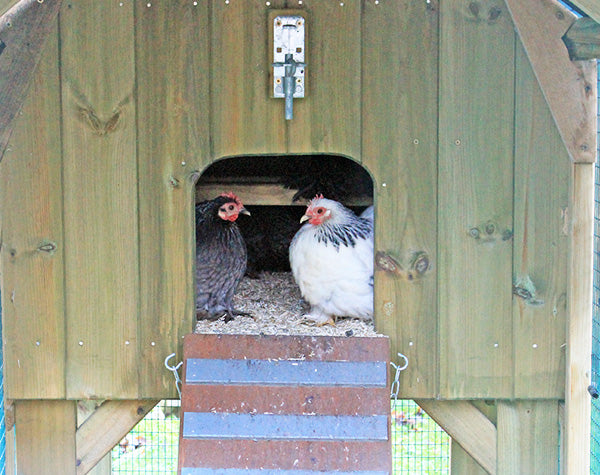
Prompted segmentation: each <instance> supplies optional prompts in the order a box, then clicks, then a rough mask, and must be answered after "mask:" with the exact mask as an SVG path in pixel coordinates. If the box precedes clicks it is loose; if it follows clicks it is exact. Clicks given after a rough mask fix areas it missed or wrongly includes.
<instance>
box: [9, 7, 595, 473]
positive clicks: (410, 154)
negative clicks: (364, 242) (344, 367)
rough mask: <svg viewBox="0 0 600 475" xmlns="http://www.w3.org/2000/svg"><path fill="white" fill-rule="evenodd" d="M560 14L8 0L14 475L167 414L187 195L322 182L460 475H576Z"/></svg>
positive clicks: (590, 155) (577, 123)
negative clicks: (345, 222) (336, 197)
mask: <svg viewBox="0 0 600 475" xmlns="http://www.w3.org/2000/svg"><path fill="white" fill-rule="evenodd" d="M572 4H573V5H574V6H575V7H577V8H578V9H580V10H581V11H582V12H583V13H584V14H585V17H584V18H581V19H578V18H576V16H575V15H573V14H572V12H570V11H569V10H568V9H566V8H565V7H564V6H562V5H561V4H560V3H559V2H557V1H555V0H539V1H535V2H533V1H531V2H523V1H519V0H472V1H471V0H345V1H340V0H270V1H264V0H194V1H192V0H173V1H165V0H106V1H102V2H99V1H94V0H63V1H61V0H0V158H1V162H0V258H1V260H0V262H1V267H0V271H1V297H2V344H3V361H4V384H5V387H4V397H5V400H6V403H5V412H6V427H7V435H8V443H7V450H10V451H11V454H12V455H11V456H10V457H8V459H9V460H10V461H12V460H14V463H12V462H11V464H12V465H16V466H15V467H13V466H12V465H11V467H10V469H11V470H12V472H11V471H9V473H20V474H39V473H44V474H54V473H56V474H83V473H87V472H88V471H89V470H91V469H92V468H93V467H94V465H95V464H96V463H97V462H98V461H99V460H101V459H102V458H103V457H104V456H105V455H106V454H107V453H108V452H109V451H110V450H111V449H112V447H114V446H115V445H117V444H118V443H119V441H120V440H121V438H122V437H123V436H124V434H126V433H127V432H128V431H129V429H130V428H131V427H133V426H134V425H135V424H136V423H137V422H138V421H139V420H140V419H141V418H143V416H144V415H145V414H146V413H147V412H149V411H150V410H151V409H152V407H153V406H154V405H155V404H156V403H157V402H158V401H159V400H162V399H172V398H177V391H176V386H175V385H174V383H173V374H172V373H170V372H169V371H167V370H166V369H165V366H164V361H165V358H166V357H167V356H169V355H170V354H172V353H175V355H176V356H175V357H174V358H175V359H174V360H177V361H179V360H181V359H182V358H183V337H184V336H185V335H186V334H189V333H191V332H193V330H194V326H195V323H196V314H195V285H194V266H195V240H194V231H193V230H194V203H195V202H196V201H197V200H200V199H204V198H206V197H211V196H214V194H215V193H220V192H222V191H230V190H234V191H235V192H236V193H237V194H238V196H240V197H241V199H242V201H243V202H244V205H249V206H252V205H254V206H262V207H283V208H288V207H294V208H295V209H301V208H300V206H301V205H305V204H306V200H304V198H301V199H299V200H295V201H294V199H295V197H296V193H298V192H299V191H302V186H301V185H300V184H299V183H304V182H303V181H302V180H304V179H307V180H308V181H307V183H308V184H309V185H310V183H314V182H315V181H318V180H319V179H321V178H322V177H323V176H325V177H328V178H326V180H330V181H333V182H336V183H334V185H337V187H335V189H337V190H342V191H343V192H344V197H343V201H344V204H346V205H348V206H357V207H363V208H364V207H365V206H368V205H370V204H373V205H374V207H375V256H374V257H375V273H374V325H375V330H376V331H377V332H378V333H379V334H383V335H385V336H387V337H388V338H389V342H390V347H391V355H393V358H392V360H393V361H394V362H396V363H398V362H399V361H398V359H397V358H396V356H395V355H397V354H402V355H404V356H406V358H407V359H408V362H409V364H408V366H407V368H406V369H405V370H404V371H402V373H401V374H400V377H399V380H398V382H399V397H401V398H403V399H414V400H416V401H417V402H418V404H419V405H420V406H421V407H422V408H423V409H424V410H425V411H426V412H427V413H428V414H429V415H430V416H431V417H432V418H434V419H435V420H436V421H437V423H438V424H440V425H441V426H442V427H443V428H444V430H445V431H446V432H447V433H448V434H449V435H450V436H451V437H452V441H453V442H452V455H451V463H452V473H456V474H478V473H498V474H516V473H540V474H550V473H565V474H582V473H589V451H588V450H587V447H589V437H590V395H589V393H588V385H589V384H590V355H591V340H592V338H591V320H592V317H591V313H592V234H593V233H592V228H593V218H594V213H593V209H594V208H593V206H594V197H593V189H594V161H595V154H596V132H597V121H596V111H597V109H596V107H597V83H596V78H597V76H596V75H597V69H596V62H595V60H593V59H594V58H597V57H598V56H600V55H599V54H598V52H599V50H598V37H599V33H598V24H597V23H596V22H600V9H599V8H598V5H597V3H596V2H594V1H593V0H574V1H573V2H572ZM290 19H291V20H290ZM282 38H283V40H282ZM278 40H279V41H281V43H277V41H278ZM290 45H291V47H290ZM334 163H336V165H335V166H334V165H333V164H334ZM338 165H339V166H338ZM333 169H335V173H330V172H331V171H332V170H333ZM295 173H298V176H296V178H297V179H298V180H299V181H298V180H297V181H296V182H295V183H296V184H297V186H296V188H294V187H293V186H292V187H290V186H288V185H289V183H287V181H286V180H287V179H289V177H290V176H294V174H295ZM328 173H330V174H329V175H328ZM307 177H308V178H307ZM352 177H362V178H360V179H358V180H354V181H353V180H352V179H350V180H349V181H348V182H346V181H345V179H346V178H352ZM311 180H312V181H311ZM307 189H309V190H311V188H310V186H308V188H307ZM267 209H269V208H267ZM298 226H299V225H298ZM267 341H268V339H267ZM268 348H269V347H268V343H267V344H266V350H265V351H266V353H267V354H266V357H268ZM174 360H173V361H174ZM84 421H85V422H84Z"/></svg>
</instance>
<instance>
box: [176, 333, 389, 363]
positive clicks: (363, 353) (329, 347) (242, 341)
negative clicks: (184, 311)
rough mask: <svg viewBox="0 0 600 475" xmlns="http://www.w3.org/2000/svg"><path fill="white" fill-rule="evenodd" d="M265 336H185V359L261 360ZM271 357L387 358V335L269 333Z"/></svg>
mask: <svg viewBox="0 0 600 475" xmlns="http://www.w3.org/2000/svg"><path fill="white" fill-rule="evenodd" d="M265 338H266V337H265V336H263V335H227V334H217V335H214V334H195V333H194V334H189V335H186V336H185V338H184V344H185V352H184V358H186V359H189V358H219V359H242V360H243V359H261V358H264V357H265V346H264V339H265ZM268 340H269V354H268V357H269V358H272V359H277V358H278V359H290V360H294V359H301V360H307V361H312V360H317V361H386V360H387V359H388V357H387V355H388V351H389V340H388V338H386V337H373V338H339V337H319V338H315V337H312V336H302V335H296V336H294V338H290V336H288V335H269V336H268Z"/></svg>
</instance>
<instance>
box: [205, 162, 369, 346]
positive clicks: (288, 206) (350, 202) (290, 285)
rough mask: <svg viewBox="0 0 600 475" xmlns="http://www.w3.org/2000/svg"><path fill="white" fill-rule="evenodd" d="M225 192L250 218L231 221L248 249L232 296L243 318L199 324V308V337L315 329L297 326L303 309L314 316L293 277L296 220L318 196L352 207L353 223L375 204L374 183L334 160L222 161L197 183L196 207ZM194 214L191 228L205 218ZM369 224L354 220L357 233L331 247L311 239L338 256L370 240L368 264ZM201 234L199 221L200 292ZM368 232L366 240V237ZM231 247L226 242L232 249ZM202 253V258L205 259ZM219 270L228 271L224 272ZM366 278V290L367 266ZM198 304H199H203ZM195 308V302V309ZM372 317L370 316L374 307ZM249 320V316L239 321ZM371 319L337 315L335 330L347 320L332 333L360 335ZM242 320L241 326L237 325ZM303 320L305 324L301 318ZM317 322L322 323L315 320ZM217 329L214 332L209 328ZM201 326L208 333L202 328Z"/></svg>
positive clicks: (357, 167)
mask: <svg viewBox="0 0 600 475" xmlns="http://www.w3.org/2000/svg"><path fill="white" fill-rule="evenodd" d="M224 193H232V194H233V195H235V196H236V197H237V198H238V199H239V202H241V203H242V204H243V206H244V208H245V209H246V210H247V211H249V213H250V215H245V214H242V213H240V214H239V215H238V217H237V219H236V220H235V224H236V226H237V227H238V228H239V230H240V233H241V236H242V238H243V241H244V244H245V246H246V248H247V269H246V272H245V275H244V277H243V279H242V280H241V282H240V283H239V285H238V286H237V287H236V289H235V293H234V297H233V300H234V301H233V307H234V310H235V312H234V313H240V314H242V318H237V317H235V315H233V316H234V318H233V319H230V318H226V319H227V320H232V321H228V322H224V321H223V320H222V319H217V320H218V321H217V322H216V323H215V322H211V321H210V319H208V321H205V320H206V319H203V318H202V315H201V313H202V312H201V310H202V309H200V308H197V310H198V311H199V314H198V316H199V317H200V318H199V324H198V325H199V328H197V330H196V331H197V332H199V333H204V332H207V333H213V332H215V331H217V332H219V331H224V332H230V331H231V332H237V333H239V332H242V333H266V334H273V333H274V334H279V333H283V334H298V333H300V334H304V333H305V332H306V331H307V329H308V328H311V327H313V328H314V326H320V325H312V326H311V325H303V326H301V325H299V324H300V321H301V318H302V317H303V316H306V315H310V313H309V311H310V312H312V311H313V309H314V306H312V305H310V304H309V303H308V302H307V300H308V299H307V298H306V297H307V296H306V295H302V293H303V290H302V289H300V287H299V284H298V282H297V281H296V280H297V279H294V276H293V275H292V272H291V268H290V258H289V251H290V244H291V242H292V240H293V239H294V236H295V235H296V233H298V231H299V230H300V228H301V227H302V226H303V223H302V222H301V220H302V221H303V222H305V221H307V220H309V218H308V217H305V216H304V215H305V213H307V212H308V210H307V205H308V204H309V202H310V201H311V200H312V199H313V198H315V196H317V195H319V196H320V195H323V197H325V198H327V199H329V200H333V201H335V202H337V203H339V204H340V205H342V206H343V207H344V208H347V209H349V210H351V212H352V213H351V214H352V216H353V217H354V219H358V216H360V215H361V214H362V213H364V212H365V211H366V210H367V208H368V207H369V206H371V205H372V204H373V181H372V179H371V177H370V175H369V173H368V172H367V171H366V170H365V169H364V168H363V167H362V166H361V165H360V164H358V163H357V162H355V161H353V160H351V159H348V158H346V157H343V156H338V155H302V156H289V155H286V156H243V157H234V158H226V159H222V160H219V161H217V162H215V163H214V164H212V165H211V166H209V167H208V168H207V169H206V170H205V171H204V173H203V174H202V175H201V177H200V178H199V179H198V182H197V184H196V203H197V204H198V203H203V202H206V201H210V200H213V199H215V198H216V197H218V196H219V195H221V194H224ZM198 209H199V207H198V206H197V208H196V220H197V223H199V222H201V221H202V219H203V217H202V216H201V215H199V211H198ZM367 214H368V211H367ZM371 216H372V215H371ZM361 220H362V218H361ZM312 222H316V221H312ZM372 222H373V219H372V218H371V224H370V226H371V228H370V229H368V230H367V231H365V225H364V222H363V223H359V224H358V227H359V228H360V229H354V228H351V230H350V231H349V232H347V233H346V234H344V232H341V234H340V235H339V236H338V235H336V236H334V237H335V239H333V240H330V242H329V244H327V238H326V237H325V238H323V239H324V240H323V239H321V240H320V241H319V239H317V241H315V245H317V246H318V245H322V246H327V245H329V247H328V249H331V250H332V252H337V251H336V250H337V248H344V247H350V248H353V249H354V248H358V246H357V244H356V243H357V242H358V241H362V240H364V239H368V240H370V252H371V254H370V255H369V257H368V259H369V260H370V261H371V263H372V259H373V257H372V246H373V244H372V241H373V228H372ZM351 226H354V225H353V224H351ZM199 232H202V230H199V229H198V224H197V230H196V239H197V253H198V254H197V262H196V264H197V272H196V278H197V292H198V295H200V294H199V292H201V291H202V289H200V287H199V285H200V284H198V282H199V281H200V279H201V278H202V276H199V275H198V274H199V271H198V269H200V266H201V265H202V262H200V261H199V259H201V257H200V254H199V253H200V252H201V250H200V247H199V245H200V239H199V237H198V236H199V234H198V233H199ZM369 233H370V235H369V236H367V235H368V234H369ZM236 245H237V244H231V245H230V247H232V246H236ZM217 252H218V251H217ZM203 255H204V256H205V259H206V254H203ZM209 258H210V256H209ZM344 264H345V261H344V262H341V263H340V265H341V266H343V265H344ZM231 265H232V266H234V264H231ZM232 268H233V267H232ZM324 269H325V268H324ZM224 271H225V272H227V271H228V270H227V269H224ZM323 272H325V270H323ZM352 277H353V276H351V275H350V276H349V278H352ZM369 277H370V285H371V287H373V285H374V282H373V273H372V269H371V273H370V276H369ZM371 292H372V291H371ZM302 297H304V298H302ZM371 299H372V294H371ZM200 303H202V304H204V302H200ZM198 304H199V300H198V299H197V307H199V305H198ZM370 312H371V313H370V315H371V316H372V304H371V310H370ZM349 313H350V312H349ZM244 314H249V315H244ZM247 316H249V317H250V318H245V317H247ZM350 317H352V315H350ZM336 318H337V317H336ZM370 320H371V319H369V318H362V319H361V318H339V319H338V325H337V326H339V323H341V322H346V321H348V322H352V323H350V324H349V325H350V326H349V327H348V328H347V329H346V330H344V331H342V330H341V329H340V330H338V333H340V334H342V335H344V334H348V335H352V334H356V333H359V334H360V333H362V332H363V331H369V332H372V331H373V325H372V321H370ZM242 322H244V323H245V325H244V327H243V328H242V325H241V323H242ZM291 322H293V323H291ZM304 323H310V322H306V321H304ZM313 323H314V322H313ZM316 323H323V322H321V321H318V319H317V321H316ZM215 325H218V326H220V328H219V329H218V330H215V329H214V326H215ZM206 326H209V327H210V328H204V327H206ZM345 326H347V325H343V327H342V328H345ZM227 327H229V328H227Z"/></svg>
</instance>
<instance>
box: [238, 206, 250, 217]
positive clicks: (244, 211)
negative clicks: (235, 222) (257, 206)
mask: <svg viewBox="0 0 600 475" xmlns="http://www.w3.org/2000/svg"><path fill="white" fill-rule="evenodd" d="M240 213H241V214H245V215H246V216H251V214H250V211H248V210H247V209H246V208H244V207H242V208H240Z"/></svg>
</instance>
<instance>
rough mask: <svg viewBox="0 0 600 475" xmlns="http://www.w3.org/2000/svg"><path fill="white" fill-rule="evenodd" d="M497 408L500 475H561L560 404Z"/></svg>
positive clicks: (513, 403)
mask: <svg viewBox="0 0 600 475" xmlns="http://www.w3.org/2000/svg"><path fill="white" fill-rule="evenodd" d="M497 404H498V473H527V474H532V475H534V474H539V475H551V474H558V473H559V472H558V430H557V429H558V401H498V403H497ZM585 473H587V472H585Z"/></svg>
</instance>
